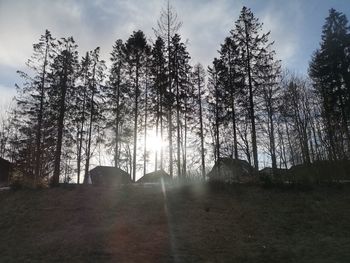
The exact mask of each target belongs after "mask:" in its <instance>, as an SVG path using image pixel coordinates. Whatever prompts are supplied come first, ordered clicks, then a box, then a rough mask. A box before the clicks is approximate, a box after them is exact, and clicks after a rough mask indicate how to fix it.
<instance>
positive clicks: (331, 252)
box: [0, 185, 350, 262]
mask: <svg viewBox="0 0 350 263" xmlns="http://www.w3.org/2000/svg"><path fill="white" fill-rule="evenodd" d="M349 190H350V189H349V187H345V188H343V189H340V190H338V189H334V188H319V189H316V190H313V191H309V192H291V191H288V192H281V191H276V190H265V189H261V188H259V187H256V186H245V185H237V186H233V187H232V188H231V189H226V190H224V189H220V190H218V189H213V188H211V187H208V186H200V185H198V186H186V187H174V188H169V189H167V190H166V194H165V195H164V194H163V193H162V190H161V188H160V187H159V186H149V187H141V186H130V187H122V188H102V187H91V186H89V187H85V186H80V187H67V188H57V189H47V190H40V191H17V192H0V262H350V224H349V222H350V191H349Z"/></svg>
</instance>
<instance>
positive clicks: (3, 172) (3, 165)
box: [0, 157, 12, 185]
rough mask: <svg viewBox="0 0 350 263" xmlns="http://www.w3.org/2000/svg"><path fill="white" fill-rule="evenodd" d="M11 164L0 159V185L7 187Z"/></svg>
mask: <svg viewBox="0 0 350 263" xmlns="http://www.w3.org/2000/svg"><path fill="white" fill-rule="evenodd" d="M11 170H12V163H10V162H9V161H7V160H5V159H4V158H1V157H0V185H8V184H9V181H10V176H11Z"/></svg>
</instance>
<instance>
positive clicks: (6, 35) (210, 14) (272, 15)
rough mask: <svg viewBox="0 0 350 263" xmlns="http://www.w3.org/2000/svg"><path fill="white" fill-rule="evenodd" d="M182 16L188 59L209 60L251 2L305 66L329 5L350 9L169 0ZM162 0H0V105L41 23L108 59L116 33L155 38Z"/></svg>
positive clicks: (287, 52)
mask: <svg viewBox="0 0 350 263" xmlns="http://www.w3.org/2000/svg"><path fill="white" fill-rule="evenodd" d="M171 4H172V5H173V6H174V7H175V9H176V11H177V13H178V15H179V18H180V19H181V20H182V21H183V26H182V28H181V31H180V33H181V35H182V37H183V39H184V40H188V48H189V51H190V54H191V56H192V63H193V64H195V63H197V62H201V63H202V64H203V65H204V66H207V65H208V64H209V63H210V62H211V61H212V59H213V58H214V57H215V56H216V55H217V50H218V49H219V45H220V43H222V42H223V40H224V38H225V37H226V36H227V35H228V34H229V31H230V29H232V28H233V24H234V22H235V20H237V18H238V15H239V12H240V10H241V8H242V6H243V5H245V6H247V7H250V8H251V9H252V11H253V12H254V13H255V15H256V17H258V18H259V19H260V21H261V22H263V23H264V30H266V31H268V30H270V31H271V40H274V41H275V50H276V52H277V57H278V58H279V59H281V60H282V64H283V66H284V67H285V68H288V69H290V70H293V71H296V72H297V73H299V74H306V73H307V67H308V62H309V60H310V56H311V55H312V53H313V51H314V50H315V49H316V48H317V47H318V45H319V42H320V37H321V30H322V25H323V24H324V19H325V17H326V16H327V15H328V10H329V9H330V8H332V7H333V8H335V9H337V10H338V11H341V12H343V13H345V14H346V15H347V17H348V18H349V17H350V1H349V0H333V1H331V0H304V1H303V0H294V1H292V0H291V1H283V0H264V1H263V0H255V1H254V0H250V1H243V0H177V1H175V0H173V1H171ZM164 5H165V0H147V1H146V0H95V1H93V0H91V1H84V0H70V1H68V0H50V1H49V0H0V108H1V105H2V104H5V103H7V102H8V101H9V100H10V99H9V98H10V97H11V96H13V94H14V93H15V88H14V84H15V83H19V84H20V79H19V78H18V76H17V74H16V70H18V69H20V70H23V69H24V70H25V62H26V60H27V59H28V58H29V57H30V55H31V53H32V44H33V43H36V42H37V40H38V39H39V37H40V35H41V34H43V33H44V31H45V29H49V30H50V31H51V32H52V34H53V36H55V37H64V36H71V35H73V36H74V38H75V40H76V41H77V43H78V45H79V51H80V54H84V52H85V51H87V50H91V49H93V48H95V47H96V46H100V47H101V50H102V55H103V57H104V59H105V60H108V59H109V53H110V52H111V48H112V45H113V43H114V41H115V40H116V39H118V38H122V39H124V40H125V39H127V38H128V36H129V35H130V34H131V33H132V31H133V30H137V29H141V30H143V31H144V32H145V33H146V35H147V36H148V38H150V39H152V38H154V34H153V31H152V27H155V26H156V22H157V18H158V16H159V13H160V10H161V8H162V7H164Z"/></svg>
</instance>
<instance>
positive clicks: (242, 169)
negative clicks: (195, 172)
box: [207, 158, 256, 183]
mask: <svg viewBox="0 0 350 263" xmlns="http://www.w3.org/2000/svg"><path fill="white" fill-rule="evenodd" d="M255 174H256V173H255V171H254V168H253V167H252V166H251V165H250V164H249V163H248V162H247V161H245V160H240V159H232V158H220V159H219V161H218V162H216V163H215V165H214V167H213V169H212V170H211V171H210V172H209V173H208V174H207V177H209V180H210V181H221V182H225V183H234V182H249V181H252V180H253V178H254V175H255Z"/></svg>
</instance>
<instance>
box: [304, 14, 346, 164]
mask: <svg viewBox="0 0 350 263" xmlns="http://www.w3.org/2000/svg"><path fill="white" fill-rule="evenodd" d="M349 47H350V32H349V25H348V20H347V18H346V16H345V15H344V14H343V13H341V12H338V11H336V10H334V9H331V10H330V11H329V16H328V17H327V18H326V22H325V24H324V26H323V30H322V41H321V44H320V48H319V49H318V50H316V52H315V53H314V55H313V57H312V61H311V63H310V68H309V74H310V77H311V78H312V80H313V82H314V87H315V90H316V91H317V93H318V94H319V96H320V97H321V99H322V116H323V118H324V123H325V127H326V134H327V141H328V142H329V149H328V151H329V158H330V159H332V160H336V159H342V158H348V157H349V154H348V153H349V151H350V132H349V119H350V73H349V67H350V57H349V49H350V48H349Z"/></svg>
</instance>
